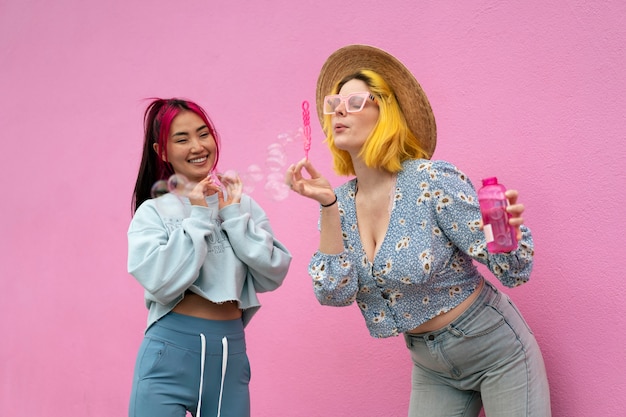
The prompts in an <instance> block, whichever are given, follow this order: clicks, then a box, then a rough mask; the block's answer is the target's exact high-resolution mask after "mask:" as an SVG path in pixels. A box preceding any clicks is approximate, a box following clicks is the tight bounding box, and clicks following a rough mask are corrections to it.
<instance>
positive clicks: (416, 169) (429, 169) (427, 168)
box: [402, 159, 469, 183]
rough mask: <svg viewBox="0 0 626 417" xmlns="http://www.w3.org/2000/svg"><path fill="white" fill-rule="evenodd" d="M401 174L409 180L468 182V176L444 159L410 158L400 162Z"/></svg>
mask: <svg viewBox="0 0 626 417" xmlns="http://www.w3.org/2000/svg"><path fill="white" fill-rule="evenodd" d="M402 167H403V170H402V175H404V176H405V177H408V178H409V179H411V180H420V181H427V182H429V183H439V182H444V183H445V182H448V181H453V182H457V181H461V182H467V183H469V178H468V177H467V175H465V174H464V173H463V172H462V171H461V170H460V169H459V168H458V167H457V166H456V165H454V164H453V163H451V162H448V161H444V160H441V159H439V160H428V159H411V160H409V161H405V162H404V163H403V164H402Z"/></svg>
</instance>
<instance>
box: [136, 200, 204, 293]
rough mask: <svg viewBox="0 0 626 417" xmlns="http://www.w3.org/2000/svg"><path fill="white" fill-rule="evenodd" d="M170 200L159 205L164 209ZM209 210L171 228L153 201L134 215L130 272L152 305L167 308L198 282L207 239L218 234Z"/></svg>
mask: <svg viewBox="0 0 626 417" xmlns="http://www.w3.org/2000/svg"><path fill="white" fill-rule="evenodd" d="M171 198H175V197H171V196H169V195H167V196H163V197H161V200H160V203H161V204H163V205H165V204H167V203H168V201H167V199H171ZM210 210H211V209H209V208H207V207H198V206H194V207H193V208H191V213H190V215H189V217H188V218H185V219H179V220H176V221H177V222H180V224H179V225H169V227H168V225H167V224H166V223H165V222H164V220H163V219H162V218H161V216H160V215H159V213H158V210H157V207H156V205H155V203H154V202H153V201H152V200H149V201H147V202H145V203H143V204H142V205H141V206H140V207H139V208H138V209H137V211H136V212H135V215H134V216H133V219H132V221H131V224H130V226H129V229H128V272H129V273H130V274H131V275H133V276H134V277H135V279H137V281H139V283H140V284H141V285H142V286H143V287H144V289H145V290H146V292H147V294H146V296H147V297H148V298H150V299H151V300H152V301H155V302H158V303H160V304H168V303H170V302H172V301H173V300H175V299H176V298H177V297H178V296H180V295H181V294H182V293H183V292H184V291H185V290H186V289H187V288H189V287H190V286H191V284H193V282H194V281H195V280H196V279H197V278H198V274H199V271H200V268H201V267H202V264H203V263H204V260H205V258H206V254H207V243H206V242H207V237H208V236H209V235H211V234H213V233H215V230H216V226H215V224H214V223H213V222H211V220H210V219H211V215H210ZM172 221H173V220H172ZM178 226H180V227H178Z"/></svg>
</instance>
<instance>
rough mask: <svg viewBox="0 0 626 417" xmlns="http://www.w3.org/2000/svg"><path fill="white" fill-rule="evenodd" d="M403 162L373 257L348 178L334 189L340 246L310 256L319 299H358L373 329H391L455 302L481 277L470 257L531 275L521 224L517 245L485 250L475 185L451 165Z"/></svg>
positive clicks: (504, 274)
mask: <svg viewBox="0 0 626 417" xmlns="http://www.w3.org/2000/svg"><path fill="white" fill-rule="evenodd" d="M403 168H404V169H403V170H402V171H401V172H399V173H398V176H397V182H396V191H395V193H396V194H395V196H394V197H395V198H394V204H393V208H392V212H391V217H390V221H389V228H388V230H387V235H386V237H385V240H384V242H383V244H382V245H381V247H380V249H379V250H378V252H377V253H376V255H375V257H374V261H373V262H370V261H369V260H368V258H367V256H366V255H365V251H364V250H363V247H362V246H361V240H360V236H359V228H358V224H357V216H356V206H355V196H356V180H354V179H353V180H351V181H348V182H347V183H345V184H343V185H341V186H340V187H337V189H336V190H335V191H336V194H337V198H338V203H339V212H340V216H341V224H342V230H343V238H344V248H345V249H344V251H343V253H341V254H339V255H329V254H324V253H321V252H319V251H318V252H316V253H315V254H314V255H313V257H312V258H311V262H310V264H309V274H310V275H311V277H312V278H313V283H314V291H315V295H316V297H317V299H318V300H319V302H320V303H321V304H325V305H333V306H346V305H350V304H352V303H353V302H354V301H355V300H356V301H357V305H358V306H359V308H360V310H361V313H362V314H363V317H364V318H365V322H366V324H367V327H368V329H369V331H370V334H371V335H372V336H373V337H390V336H396V335H398V334H400V333H402V332H405V331H408V330H411V329H413V328H415V327H417V326H419V325H420V324H422V323H424V322H426V321H428V320H430V319H431V318H433V317H435V316H436V315H438V314H442V313H444V312H446V311H450V310H451V309H452V308H454V307H455V306H457V305H459V304H460V303H461V302H462V301H463V300H465V299H466V298H467V297H468V296H469V295H470V294H471V293H472V292H473V291H474V289H475V288H476V286H477V285H478V284H479V282H480V279H481V275H480V273H479V272H478V270H477V269H476V267H475V265H474V263H473V262H472V261H473V260H476V261H478V262H480V263H482V264H485V265H487V267H488V268H489V270H490V271H491V272H492V273H493V274H494V275H495V276H496V277H497V278H498V279H499V280H500V281H501V282H502V283H503V284H504V285H506V286H508V287H513V286H517V285H520V284H523V283H524V282H526V281H528V278H529V275H530V271H531V269H532V261H533V241H532V237H531V234H530V230H529V229H528V228H527V227H525V226H522V232H523V238H522V240H521V241H520V242H519V245H518V249H517V250H515V251H513V252H511V253H507V254H490V253H489V252H487V244H486V242H485V237H484V234H483V232H482V231H481V230H480V210H479V207H478V199H477V196H476V191H475V189H474V187H473V185H472V183H471V182H470V181H469V179H468V178H467V176H466V175H465V174H463V173H462V172H461V171H459V170H458V169H457V168H456V167H455V166H454V165H452V164H451V163H449V162H446V161H429V160H412V161H407V162H405V163H404V165H403Z"/></svg>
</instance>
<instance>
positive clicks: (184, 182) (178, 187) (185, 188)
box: [167, 174, 196, 197]
mask: <svg viewBox="0 0 626 417" xmlns="http://www.w3.org/2000/svg"><path fill="white" fill-rule="evenodd" d="M195 186H196V184H195V183H194V182H192V181H189V180H188V179H187V177H185V176H184V175H181V174H174V175H172V176H171V177H170V178H169V179H168V180H167V188H168V189H169V191H170V192H171V193H174V194H176V195H178V196H182V197H186V196H188V195H189V193H190V192H191V190H193V187H195Z"/></svg>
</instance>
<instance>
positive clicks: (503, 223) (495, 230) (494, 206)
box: [478, 177, 517, 253]
mask: <svg viewBox="0 0 626 417" xmlns="http://www.w3.org/2000/svg"><path fill="white" fill-rule="evenodd" d="M505 191H506V188H505V187H504V185H502V184H498V179H497V178H496V177H491V178H485V179H483V186H482V188H481V189H480V190H478V202H479V204H480V212H481V214H482V218H483V232H485V238H486V240H487V250H488V251H489V252H490V253H503V252H511V251H512V250H515V249H517V236H516V231H515V227H513V226H511V225H509V218H510V215H509V213H507V212H506V207H507V205H508V204H509V201H508V200H507V198H506V197H505V195H504V192H505Z"/></svg>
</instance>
